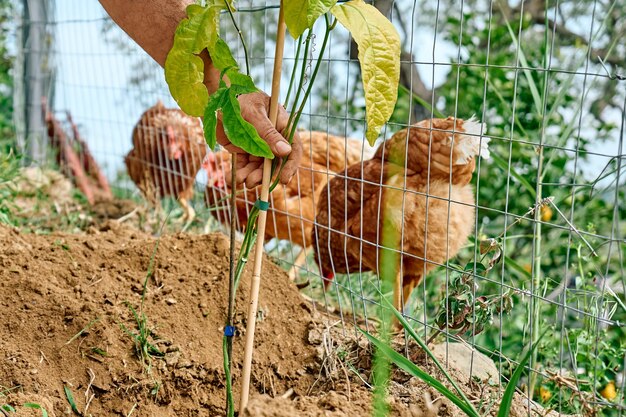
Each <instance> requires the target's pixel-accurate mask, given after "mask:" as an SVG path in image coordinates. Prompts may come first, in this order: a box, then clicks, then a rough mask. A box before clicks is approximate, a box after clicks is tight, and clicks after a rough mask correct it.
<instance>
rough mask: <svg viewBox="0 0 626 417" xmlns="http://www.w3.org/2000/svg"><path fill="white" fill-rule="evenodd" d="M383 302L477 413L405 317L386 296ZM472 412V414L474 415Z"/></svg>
mask: <svg viewBox="0 0 626 417" xmlns="http://www.w3.org/2000/svg"><path fill="white" fill-rule="evenodd" d="M383 300H384V303H385V304H387V308H388V309H389V310H391V312H392V313H393V314H394V315H395V316H396V318H397V319H398V321H400V323H402V326H403V327H404V329H405V330H406V331H407V332H408V333H409V335H410V336H411V338H412V339H413V340H415V342H417V344H418V345H419V346H420V347H421V348H422V350H423V351H424V352H425V353H426V354H427V355H428V357H429V358H430V359H432V361H433V362H434V363H435V365H436V366H437V368H439V370H440V371H441V372H442V373H443V374H444V375H445V377H446V379H447V380H448V382H450V384H451V385H452V386H453V387H454V389H455V390H456V392H457V393H458V394H459V396H460V397H461V398H462V399H463V400H464V401H465V403H466V404H468V405H469V407H470V408H471V409H472V411H473V413H474V414H475V415H479V413H478V411H477V410H476V409H475V408H474V406H473V405H472V403H471V402H470V401H469V400H468V399H467V397H466V396H465V393H464V392H463V390H462V389H461V388H460V387H459V386H458V385H457V383H456V382H455V381H454V379H452V377H451V376H450V374H449V373H448V372H447V371H446V370H445V368H444V367H443V365H442V364H441V363H440V362H439V360H438V359H437V358H436V357H435V355H434V354H433V352H432V351H431V350H430V349H429V348H428V346H427V345H426V343H425V342H424V341H423V340H422V338H420V337H419V336H418V335H417V333H415V330H413V328H412V327H411V325H410V324H409V322H407V321H406V319H405V318H404V316H403V315H402V314H400V312H399V311H398V310H396V309H395V307H393V306H392V305H391V303H390V302H389V300H387V299H386V298H384V297H383ZM474 414H472V415H474Z"/></svg>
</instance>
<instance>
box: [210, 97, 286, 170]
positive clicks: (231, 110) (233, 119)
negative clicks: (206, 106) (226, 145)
mask: <svg viewBox="0 0 626 417" xmlns="http://www.w3.org/2000/svg"><path fill="white" fill-rule="evenodd" d="M222 124H223V125H224V132H225V133H226V136H228V139H229V140H230V142H231V143H232V144H233V145H235V146H238V147H240V148H241V149H244V150H245V151H247V152H248V153H250V154H252V155H255V156H260V157H263V158H269V159H273V158H274V154H273V153H272V151H271V150H270V147H269V145H268V144H267V143H266V142H265V141H264V140H263V139H261V137H260V136H259V134H258V133H257V131H256V129H255V128H254V126H252V125H251V124H250V123H248V122H246V121H245V120H244V119H243V117H241V107H239V102H238V101H237V96H236V95H235V94H234V93H233V92H232V91H230V94H228V100H224V103H223V105H222Z"/></svg>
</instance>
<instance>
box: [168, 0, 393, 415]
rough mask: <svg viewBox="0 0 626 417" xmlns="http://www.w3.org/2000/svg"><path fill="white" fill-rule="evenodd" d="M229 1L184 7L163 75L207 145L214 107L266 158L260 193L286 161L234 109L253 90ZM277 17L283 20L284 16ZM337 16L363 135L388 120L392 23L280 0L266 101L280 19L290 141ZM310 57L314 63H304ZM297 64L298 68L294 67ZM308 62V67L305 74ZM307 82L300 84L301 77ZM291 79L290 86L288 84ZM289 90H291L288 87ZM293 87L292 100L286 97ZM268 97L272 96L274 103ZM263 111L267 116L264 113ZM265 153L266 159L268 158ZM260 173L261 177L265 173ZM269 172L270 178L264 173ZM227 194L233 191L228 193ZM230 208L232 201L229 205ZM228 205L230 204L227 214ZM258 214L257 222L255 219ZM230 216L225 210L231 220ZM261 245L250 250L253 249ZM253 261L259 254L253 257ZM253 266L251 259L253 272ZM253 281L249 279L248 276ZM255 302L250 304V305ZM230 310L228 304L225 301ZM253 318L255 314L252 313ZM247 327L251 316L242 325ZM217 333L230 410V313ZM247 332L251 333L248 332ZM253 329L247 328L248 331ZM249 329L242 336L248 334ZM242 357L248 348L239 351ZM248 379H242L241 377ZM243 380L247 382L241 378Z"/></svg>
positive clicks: (256, 226) (357, 10)
mask: <svg viewBox="0 0 626 417" xmlns="http://www.w3.org/2000/svg"><path fill="white" fill-rule="evenodd" d="M234 13H236V11H235V5H234V1H233V0H202V1H199V2H198V3H197V4H192V5H190V6H188V7H187V18H186V19H183V20H182V21H181V22H180V24H179V25H178V28H177V30H176V34H175V37H174V45H173V47H172V49H171V50H170V52H169V54H168V57H167V60H166V62H165V78H166V81H167V83H168V85H169V88H170V92H171V94H172V96H173V97H174V99H175V100H176V102H177V103H178V104H179V106H180V107H181V109H182V110H183V111H184V112H186V113H187V114H189V115H191V116H198V117H203V125H204V134H205V138H206V141H207V144H208V145H209V147H210V148H215V146H216V134H215V130H216V126H217V123H218V112H219V113H220V114H221V121H222V123H223V126H224V131H225V132H226V135H227V136H228V138H229V140H230V141H231V142H232V143H233V144H234V145H236V146H238V147H239V148H241V149H243V150H244V151H246V152H248V153H250V154H252V155H255V156H259V157H263V158H266V163H265V164H264V170H265V169H266V168H267V167H271V170H270V172H269V175H267V174H268V173H266V172H264V183H263V186H262V187H263V189H262V192H261V196H262V197H263V195H267V193H268V192H271V191H272V190H273V189H274V188H275V187H276V186H277V184H278V175H276V173H277V172H280V170H281V169H282V167H283V166H284V162H285V161H279V160H277V159H275V158H274V155H273V154H272V152H271V150H270V148H269V146H268V145H267V143H265V141H263V139H261V137H260V136H259V135H258V133H257V131H256V129H255V128H254V127H253V126H252V125H251V124H250V123H248V122H247V121H246V120H245V119H243V117H242V116H241V108H240V104H239V101H238V99H237V98H238V96H240V95H242V94H248V93H253V92H255V91H258V88H257V86H256V85H255V83H254V81H253V79H252V78H251V77H250V75H249V64H248V56H247V48H246V45H245V42H244V36H243V35H242V33H241V30H240V29H239V27H238V26H237V23H236V20H235V18H234ZM225 14H227V15H228V16H229V17H230V19H231V21H232V24H233V25H234V26H235V29H236V31H237V33H238V34H239V39H240V41H241V43H242V47H243V48H242V49H243V51H244V55H245V57H244V58H245V61H246V73H243V72H242V71H241V69H240V67H239V65H238V63H237V61H236V59H235V58H234V57H233V54H232V52H231V48H230V47H229V45H228V44H227V43H226V42H225V41H224V40H223V39H222V38H221V37H220V17H222V16H223V15H225ZM283 19H284V23H283ZM320 20H322V21H323V25H324V26H323V28H324V29H323V31H324V35H323V41H322V45H321V48H320V50H319V52H318V54H317V58H316V59H313V58H310V57H309V56H310V55H311V54H312V48H311V45H312V39H313V28H314V26H315V24H316V23H317V22H318V21H320ZM337 22H339V23H340V24H341V25H342V26H344V27H345V28H346V29H347V30H348V31H349V32H350V33H351V35H352V37H353V38H354V40H355V41H356V43H357V45H358V58H359V62H360V66H361V74H362V77H361V78H362V81H363V90H364V96H365V102H366V122H367V131H366V134H365V136H366V138H367V140H368V141H369V143H370V144H372V145H373V144H374V142H375V141H376V139H377V138H378V135H379V133H380V130H381V129H382V127H383V126H384V124H385V123H386V122H387V121H388V120H389V117H390V116H391V114H392V112H393V109H394V107H395V103H396V99H397V94H398V91H397V89H398V81H399V76H400V38H399V36H398V33H397V31H396V30H395V28H394V26H393V25H392V24H391V22H389V20H387V18H385V17H384V16H383V15H382V14H381V13H380V12H379V11H378V10H377V9H376V8H374V7H373V6H370V5H368V4H366V3H365V2H364V1H363V0H350V1H347V2H341V3H339V4H338V2H337V0H289V1H282V2H281V5H280V17H279V23H278V26H277V44H276V51H277V53H276V62H275V68H274V78H275V79H274V81H273V90H274V91H273V93H272V100H277V99H278V91H279V90H278V88H277V86H278V85H279V82H280V67H281V65H282V62H281V61H282V50H283V44H282V41H281V40H284V38H283V37H282V36H281V30H282V34H284V25H286V27H287V29H288V30H289V33H290V34H291V36H292V37H293V38H294V39H296V40H297V48H296V56H295V62H294V67H293V71H292V73H291V79H290V81H289V88H288V92H287V99H286V100H285V107H287V109H288V110H289V111H290V117H289V123H288V127H287V132H288V134H287V136H288V140H289V142H290V143H291V142H292V140H293V135H294V132H295V129H296V126H297V124H298V121H299V119H300V116H301V115H302V111H303V109H304V106H305V104H306V102H307V100H308V99H309V96H310V94H311V91H312V87H313V84H314V80H315V78H316V75H317V72H318V70H319V67H320V64H321V61H322V57H323V55H324V52H325V49H326V46H327V44H328V40H329V35H330V32H331V31H332V30H333V29H334V28H335V26H336V24H337ZM204 50H207V51H208V53H209V56H210V57H211V61H212V63H213V66H214V67H215V68H216V69H217V70H219V71H220V81H219V87H218V89H217V90H216V91H214V92H209V91H208V90H207V88H206V86H205V85H204V83H203V80H204V63H203V61H202V59H201V58H200V57H199V54H200V53H201V52H203V51H204ZM311 61H314V62H311ZM298 66H299V68H298ZM310 68H312V71H311V73H310V74H309V73H308V72H309V71H310ZM307 83H308V85H307V86H306V89H305V84H307ZM294 86H295V89H294ZM292 90H293V91H292ZM292 93H293V99H291V100H290V98H291V97H292ZM274 104H275V102H274ZM271 108H272V105H270V109H271ZM271 113H272V112H271V111H270V119H271V118H272V117H271ZM269 160H271V164H270V163H268V161H269ZM232 170H233V172H234V170H235V158H233V161H232ZM266 178H267V180H266ZM270 178H274V179H273V181H271V185H270V184H269V182H270V181H269V179H270ZM231 193H232V195H231V198H233V199H234V194H235V192H234V190H233V191H232V192H231ZM267 205H268V202H266V201H261V202H260V204H255V206H254V208H253V209H252V210H251V212H250V214H249V218H248V222H247V226H246V231H245V235H244V239H243V242H242V246H241V249H240V252H239V256H238V260H237V263H236V265H235V264H234V262H233V259H232V256H231V274H230V278H231V279H230V283H229V284H230V289H231V290H230V301H231V302H232V301H233V300H234V293H235V291H236V288H237V284H238V282H239V279H240V278H241V274H242V272H243V269H244V267H245V265H246V262H247V259H248V256H249V254H250V250H251V249H252V246H253V245H254V243H255V241H256V240H257V236H259V233H260V236H261V237H260V238H259V242H257V248H260V249H261V250H262V246H261V245H262V243H263V242H262V239H263V234H264V230H263V229H264V228H265V211H264V209H266V208H267ZM231 207H232V206H231ZM232 212H234V210H231V216H232V215H233V214H234V213H232ZM257 220H259V221H258V223H257ZM234 224H235V221H234V218H232V217H231V227H234ZM232 248H234V233H231V254H232V253H233V252H232V251H233V249H232ZM261 250H257V253H260V252H261ZM257 259H258V261H259V264H258V265H259V268H260V259H261V258H260V257H258V258H257ZM256 270H257V267H256V265H255V278H256ZM253 280H254V278H253ZM253 305H254V304H253ZM229 310H230V311H232V310H231V309H230V306H229ZM252 321H254V320H252ZM248 325H249V326H250V323H249V324H248ZM225 329H227V330H226V331H225V335H224V367H225V374H226V390H227V415H229V416H233V415H234V404H233V395H232V380H231V373H230V352H231V346H232V345H231V342H232V336H233V334H234V332H233V327H232V323H231V314H229V318H228V319H227V323H226V327H225ZM248 333H250V332H248ZM252 334H254V331H253V330H252ZM247 336H249V335H247ZM246 356H247V355H246ZM245 369H246V365H245V364H244V377H243V380H244V381H243V386H244V388H242V401H241V408H244V407H245V404H246V402H247V389H246V388H245V387H246V372H245ZM248 379H249V378H248ZM248 383H249V381H248Z"/></svg>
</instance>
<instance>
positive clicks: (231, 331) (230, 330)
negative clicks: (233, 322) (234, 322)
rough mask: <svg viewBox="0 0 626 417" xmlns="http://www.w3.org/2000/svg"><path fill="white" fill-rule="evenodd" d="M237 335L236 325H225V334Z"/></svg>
mask: <svg viewBox="0 0 626 417" xmlns="http://www.w3.org/2000/svg"><path fill="white" fill-rule="evenodd" d="M234 335H235V326H226V327H224V336H226V337H233V336H234Z"/></svg>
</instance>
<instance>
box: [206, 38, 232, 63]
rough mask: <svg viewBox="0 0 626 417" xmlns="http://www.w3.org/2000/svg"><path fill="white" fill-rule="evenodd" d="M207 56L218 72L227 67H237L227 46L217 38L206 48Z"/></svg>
mask: <svg viewBox="0 0 626 417" xmlns="http://www.w3.org/2000/svg"><path fill="white" fill-rule="evenodd" d="M208 49H209V55H211V62H212V63H213V66H214V67H215V68H217V69H218V70H220V71H224V70H225V69H226V68H229V67H237V61H235V58H234V57H233V53H232V52H231V51H230V48H229V47H228V44H227V43H226V42H224V40H223V39H222V38H220V37H219V36H218V37H217V39H216V41H215V42H214V43H213V44H211V45H209V46H208Z"/></svg>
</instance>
